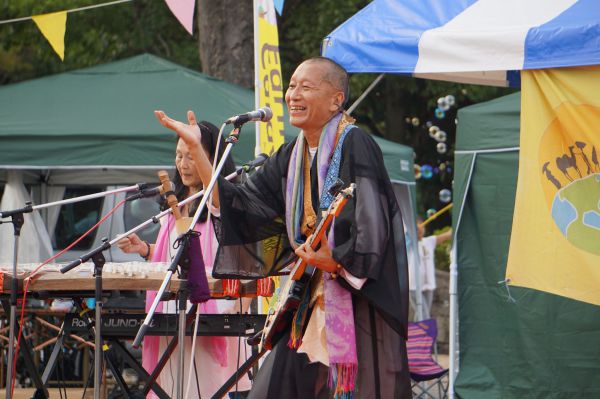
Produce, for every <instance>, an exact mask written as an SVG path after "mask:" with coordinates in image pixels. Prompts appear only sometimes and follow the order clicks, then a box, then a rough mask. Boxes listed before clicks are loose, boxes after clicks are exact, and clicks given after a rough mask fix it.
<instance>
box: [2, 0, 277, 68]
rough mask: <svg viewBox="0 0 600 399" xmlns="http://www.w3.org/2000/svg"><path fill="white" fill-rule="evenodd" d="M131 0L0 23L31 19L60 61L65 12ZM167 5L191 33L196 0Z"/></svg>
mask: <svg viewBox="0 0 600 399" xmlns="http://www.w3.org/2000/svg"><path fill="white" fill-rule="evenodd" d="M131 1H133V0H116V1H111V2H108V3H100V4H95V5H91V6H86V7H80V8H74V9H71V10H65V11H58V12H53V13H48V14H40V15H32V16H30V17H22V18H15V19H7V20H4V21H0V24H8V23H13V22H21V21H27V20H30V19H31V20H33V22H35V24H36V25H37V27H38V29H39V30H40V32H42V35H44V37H45V38H46V40H48V42H49V43H50V46H52V48H53V49H54V51H55V52H56V54H58V56H59V57H60V59H61V60H62V61H64V59H65V31H66V28H67V13H73V12H78V11H85V10H90V9H93V8H99V7H106V6H112V5H116V4H121V3H126V2H131ZM165 2H166V3H167V6H168V7H169V9H170V10H171V12H172V13H173V15H175V17H176V18H177V20H178V21H179V22H180V23H181V25H183V27H184V28H185V30H186V31H188V33H189V34H190V35H192V34H193V25H194V6H195V4H196V0H165ZM282 6H283V4H282Z"/></svg>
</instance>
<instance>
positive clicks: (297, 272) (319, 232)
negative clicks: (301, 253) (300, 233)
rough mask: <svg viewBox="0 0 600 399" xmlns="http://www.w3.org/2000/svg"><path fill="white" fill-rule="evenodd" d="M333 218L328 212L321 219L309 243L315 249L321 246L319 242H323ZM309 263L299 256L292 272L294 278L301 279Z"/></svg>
mask: <svg viewBox="0 0 600 399" xmlns="http://www.w3.org/2000/svg"><path fill="white" fill-rule="evenodd" d="M332 220H333V215H332V214H331V213H329V212H328V213H327V214H326V216H325V217H324V218H323V219H321V221H320V222H319V224H318V225H317V228H316V230H315V232H314V234H313V235H312V236H311V240H310V242H309V243H308V245H309V246H310V247H311V248H312V249H313V250H316V249H317V247H318V246H319V243H320V242H321V239H322V238H323V235H324V234H326V232H327V228H328V227H329V225H330V224H331V221H332ZM307 265H308V264H307V263H306V261H304V260H303V259H302V258H298V260H297V261H296V265H295V266H294V269H293V270H292V272H291V273H290V274H291V276H292V279H294V280H299V279H300V278H301V277H302V275H303V274H304V271H305V270H306V266H307Z"/></svg>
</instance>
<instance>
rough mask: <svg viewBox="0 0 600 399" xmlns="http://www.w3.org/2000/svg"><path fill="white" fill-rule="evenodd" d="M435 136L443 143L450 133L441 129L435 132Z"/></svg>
mask: <svg viewBox="0 0 600 399" xmlns="http://www.w3.org/2000/svg"><path fill="white" fill-rule="evenodd" d="M434 138H435V139H436V140H437V141H439V142H442V143H443V142H444V141H446V139H447V138H448V135H447V134H446V132H445V131H443V130H440V131H439V132H437V133H436V134H435V137H434Z"/></svg>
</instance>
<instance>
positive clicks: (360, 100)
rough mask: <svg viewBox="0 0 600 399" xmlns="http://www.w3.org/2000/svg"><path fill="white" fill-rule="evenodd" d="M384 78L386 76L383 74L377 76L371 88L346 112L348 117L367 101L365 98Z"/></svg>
mask: <svg viewBox="0 0 600 399" xmlns="http://www.w3.org/2000/svg"><path fill="white" fill-rule="evenodd" d="M384 76H385V73H382V74H380V75H379V76H377V77H376V78H375V80H374V81H373V82H371V84H370V85H369V87H367V89H366V90H365V91H363V93H362V94H361V95H360V97H358V98H357V99H356V101H354V104H352V105H351V106H350V107H349V108H348V109H347V110H346V113H347V114H348V115H350V114H351V113H352V112H353V111H354V110H355V109H356V107H358V105H359V104H360V103H361V102H362V100H364V99H365V97H366V96H367V95H368V94H369V93H370V92H371V90H373V89H374V88H375V86H377V84H378V83H379V82H380V81H381V79H383V77H384Z"/></svg>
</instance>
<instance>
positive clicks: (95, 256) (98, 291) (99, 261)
mask: <svg viewBox="0 0 600 399" xmlns="http://www.w3.org/2000/svg"><path fill="white" fill-rule="evenodd" d="M263 158H264V159H266V156H263ZM264 159H263V160H262V162H264ZM259 165H260V162H256V161H252V162H249V163H247V164H245V165H244V166H242V167H240V168H238V169H237V170H236V171H235V172H233V173H231V174H229V175H228V176H227V177H225V178H226V179H227V180H231V179H233V178H234V177H236V176H238V175H241V174H242V173H244V172H248V171H250V170H251V169H252V168H255V167H257V166H259ZM133 187H135V188H138V189H139V188H140V187H139V185H136V186H133ZM123 190H124V189H121V190H120V191H123ZM203 194H204V190H202V191H200V192H198V193H195V194H193V195H191V196H190V197H188V198H186V199H185V200H183V201H181V202H179V203H178V204H177V206H178V207H182V206H184V205H185V204H187V203H189V202H191V201H193V200H195V199H196V198H198V197H200V196H201V195H203ZM133 197H135V196H133ZM130 198H131V197H130ZM71 202H73V201H71ZM171 212H172V210H171V209H167V210H165V211H162V212H160V213H159V214H157V215H155V216H153V217H152V218H150V219H148V220H146V221H145V222H143V223H141V224H139V225H137V226H136V227H134V228H132V229H130V230H128V231H127V232H125V233H123V234H121V235H119V236H117V237H115V238H113V239H112V240H111V241H108V240H107V239H104V240H103V243H102V245H100V246H98V247H97V248H95V249H93V250H91V251H90V252H88V253H86V254H84V255H83V256H81V257H79V258H78V259H76V260H74V261H72V262H70V263H68V264H67V265H65V266H63V267H62V268H61V269H60V272H61V273H66V272H68V271H70V270H72V269H74V268H75V267H77V266H79V265H81V264H82V263H85V262H87V261H88V260H90V259H92V261H93V262H94V277H95V279H96V280H95V281H96V284H95V293H94V297H95V298H96V322H95V329H94V334H95V337H96V341H98V342H96V347H95V349H94V367H95V370H94V371H95V373H94V399H98V398H99V396H96V395H99V394H100V391H99V389H100V377H101V376H100V370H101V367H102V363H101V360H102V357H101V356H102V350H101V341H100V339H101V331H100V330H101V325H100V323H101V319H100V314H101V306H102V302H101V301H102V266H103V265H104V256H103V255H102V252H103V251H105V250H106V249H109V248H110V247H112V246H113V245H114V244H115V243H117V242H118V241H119V240H121V239H122V238H123V237H126V236H129V235H131V234H133V233H136V232H138V231H140V230H142V229H143V228H145V227H146V226H148V225H149V224H151V223H158V221H159V219H161V218H162V217H164V216H166V215H168V214H169V213H171ZM198 216H199V214H198ZM196 220H197V219H196ZM193 225H195V223H194V224H193ZM193 225H192V226H193ZM182 244H184V245H181V248H180V249H179V251H178V253H177V254H176V257H175V258H174V259H173V263H172V264H171V266H170V267H169V269H167V275H166V277H165V279H164V280H163V283H162V285H161V287H160V289H159V291H158V295H157V298H158V299H160V297H161V296H162V294H163V293H164V291H165V290H166V287H167V285H168V284H169V282H170V280H171V276H172V274H173V271H174V270H175V269H176V267H177V264H178V263H179V259H181V254H182V253H183V252H181V251H182V250H183V249H184V248H183V247H186V246H187V244H188V242H187V239H185V240H182ZM183 269H185V270H186V271H187V268H185V266H184V268H183ZM186 277H187V275H186ZM182 285H184V286H185V284H182ZM183 288H185V289H187V287H183ZM182 291H183V289H182ZM181 295H182V296H183V295H184V292H182V293H181ZM185 295H186V296H185V299H187V294H185ZM180 303H183V304H184V305H185V304H187V300H180ZM156 306H158V302H155V304H153V308H152V309H151V314H154V311H155V309H156ZM184 311H185V306H184ZM146 319H148V318H146ZM180 324H181V321H180ZM183 325H184V328H183V329H182V331H185V319H184V322H183ZM142 328H144V326H142ZM146 328H147V327H146ZM144 331H145V330H144ZM138 334H139V332H138ZM142 338H143V334H142V336H141V337H140V339H139V343H138V344H137V345H136V344H135V342H137V341H135V342H134V347H136V348H137V347H139V345H140V344H141V340H142ZM136 339H137V338H136ZM180 342H183V340H182V341H180ZM182 358H183V357H182ZM96 390H98V393H96Z"/></svg>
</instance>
